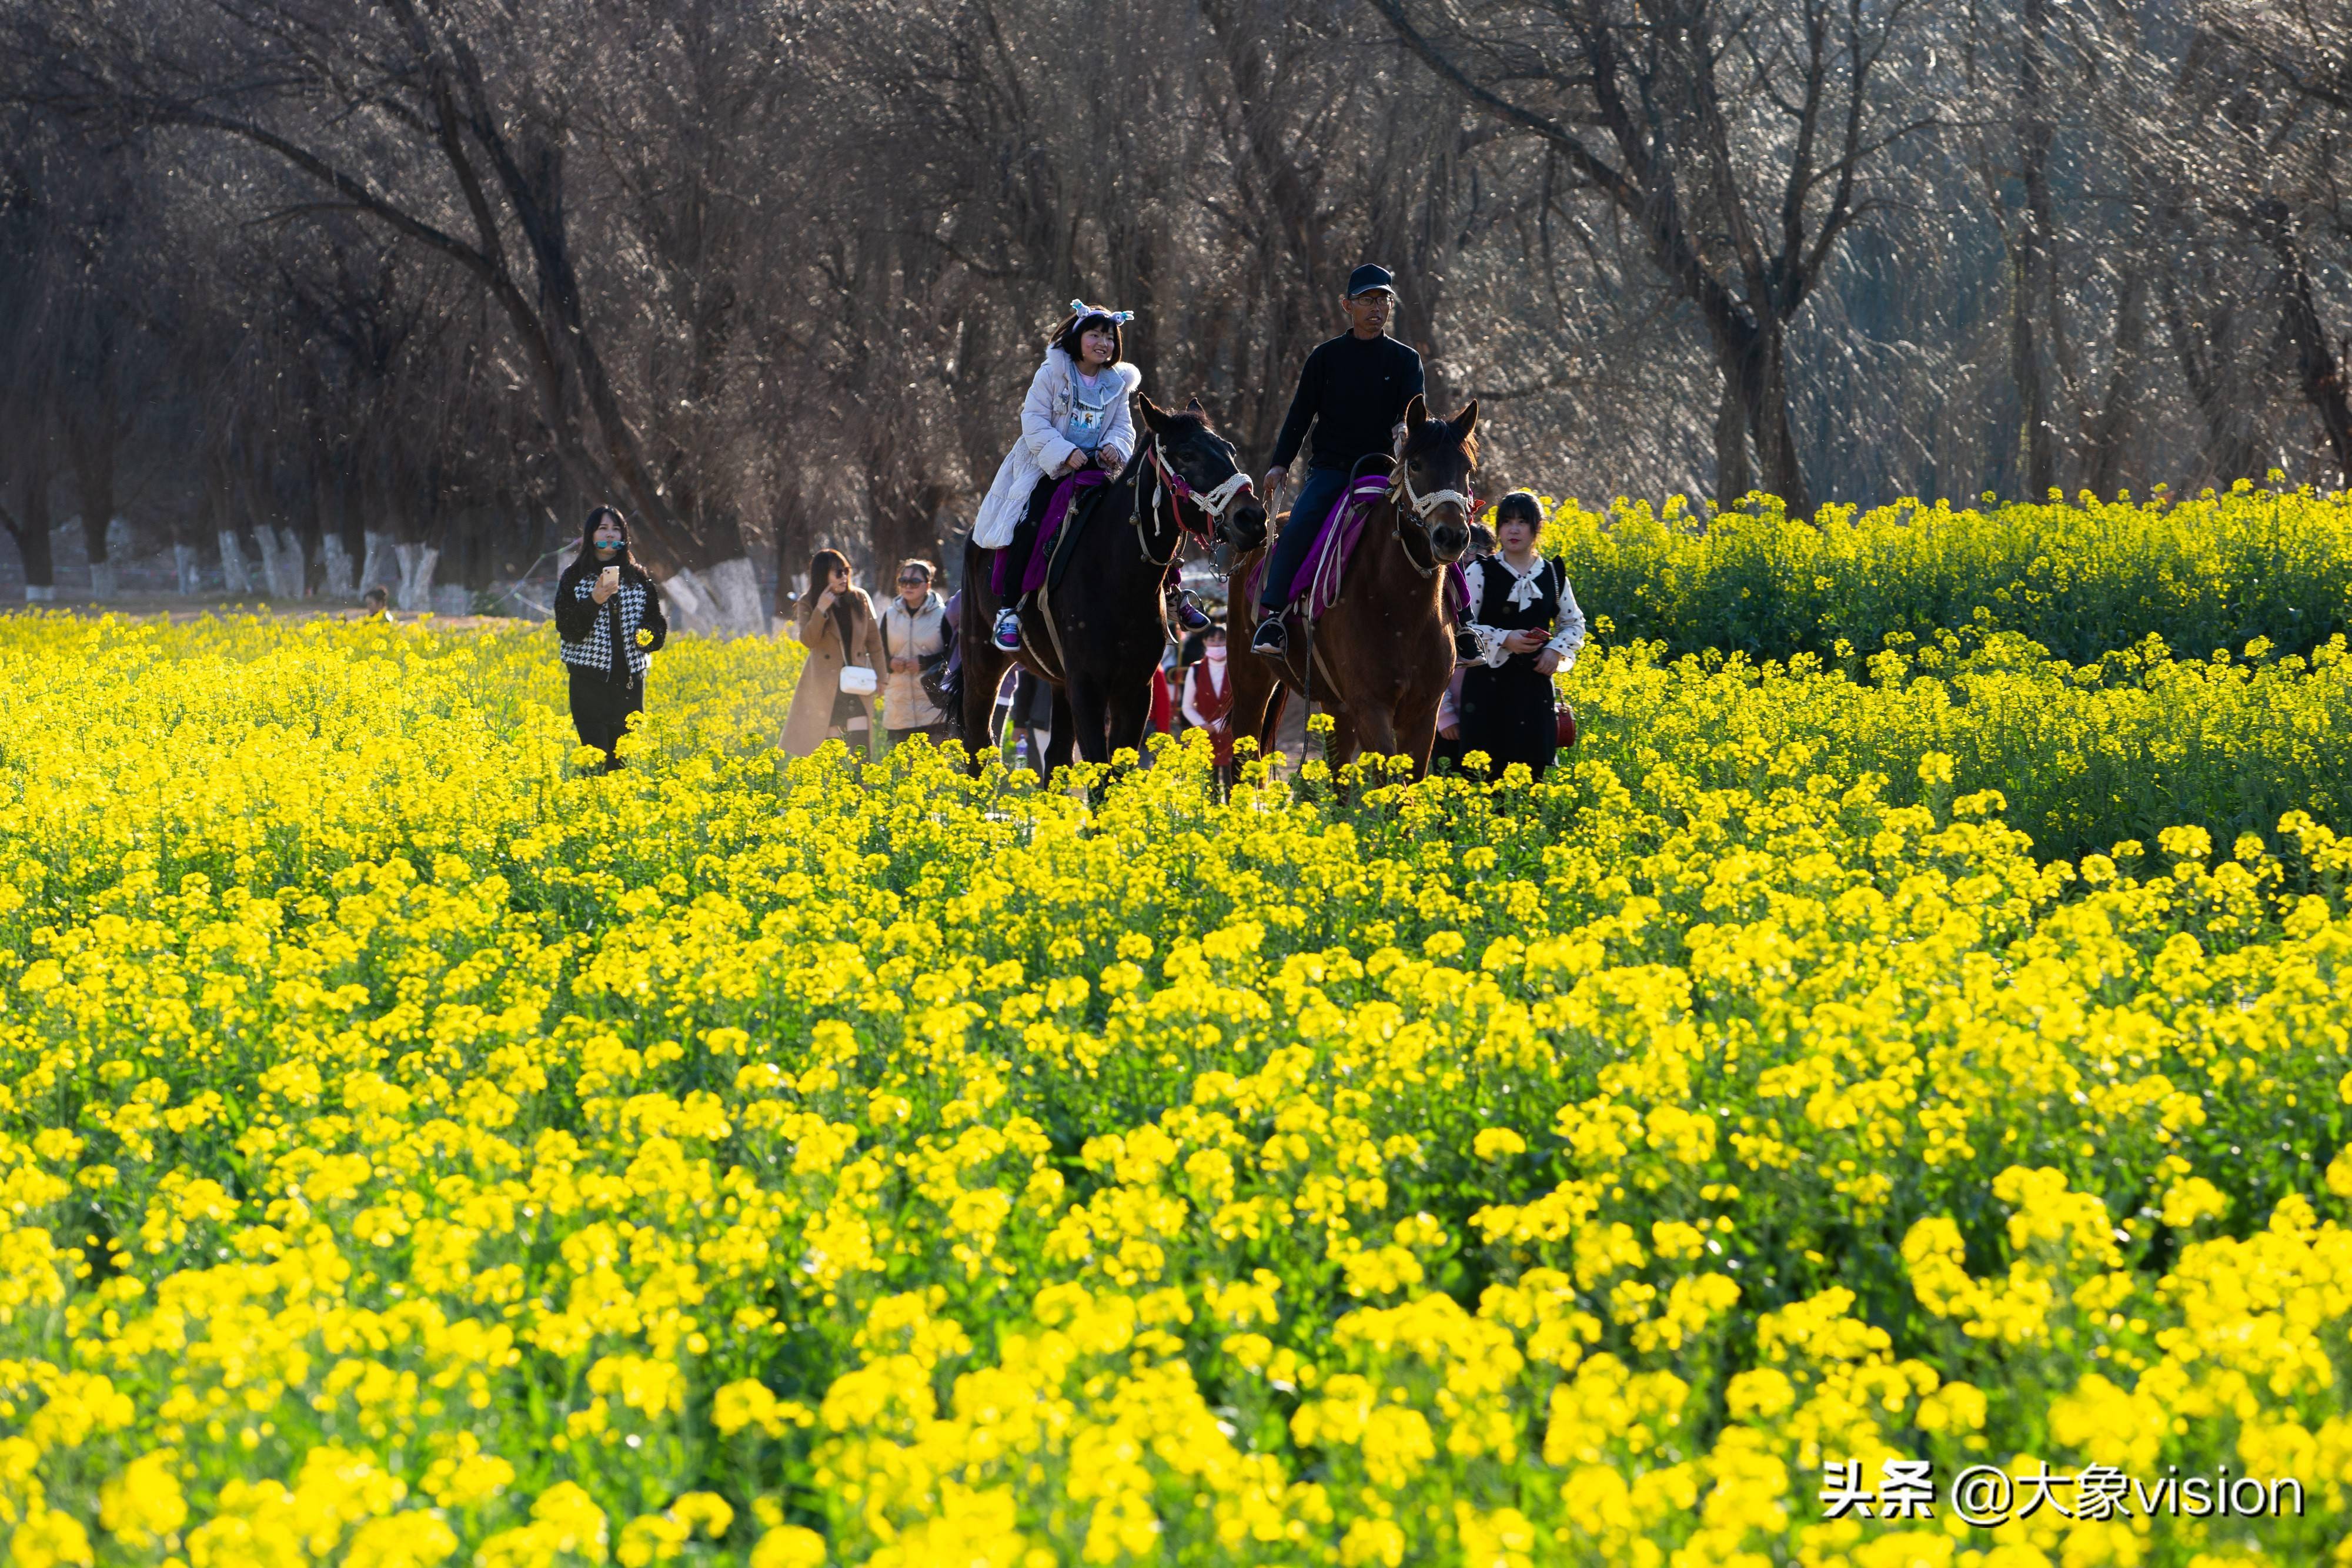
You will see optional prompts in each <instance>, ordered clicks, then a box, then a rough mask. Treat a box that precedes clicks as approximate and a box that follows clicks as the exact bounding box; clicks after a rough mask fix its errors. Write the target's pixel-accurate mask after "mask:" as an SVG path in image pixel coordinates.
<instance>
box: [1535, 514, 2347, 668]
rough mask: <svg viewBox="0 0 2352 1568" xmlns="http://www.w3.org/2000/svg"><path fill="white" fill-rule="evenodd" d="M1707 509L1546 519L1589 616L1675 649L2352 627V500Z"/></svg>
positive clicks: (2284, 645) (2319, 633)
mask: <svg viewBox="0 0 2352 1568" xmlns="http://www.w3.org/2000/svg"><path fill="white" fill-rule="evenodd" d="M1749 502H1750V505H1749V506H1748V507H1747V508H1746V509H1744V510H1741V511H1738V512H1727V513H1722V514H1719V515H1717V516H1715V517H1712V518H1711V519H1710V518H1707V517H1701V516H1697V515H1694V514H1693V513H1691V512H1690V511H1689V510H1688V509H1687V508H1686V507H1685V505H1684V503H1683V500H1682V497H1673V498H1671V499H1670V500H1668V501H1667V503H1666V506H1665V508H1664V512H1663V513H1659V512H1654V511H1653V510H1652V509H1651V507H1650V506H1649V504H1648V503H1647V502H1638V501H1626V500H1624V499H1622V498H1621V499H1619V500H1618V501H1616V502H1615V503H1613V504H1612V506H1611V507H1610V508H1609V510H1608V512H1607V513H1606V514H1605V515H1603V514H1597V513H1593V512H1589V511H1586V510H1584V509H1583V508H1581V507H1578V506H1577V505H1576V504H1575V503H1573V502H1569V503H1563V504H1561V505H1560V506H1559V508H1558V509H1557V511H1556V512H1555V514H1554V516H1553V519H1552V521H1551V523H1550V525H1549V527H1548V528H1546V530H1545V534H1544V548H1545V549H1546V551H1547V552H1549V553H1556V554H1559V555H1560V556H1562V557H1563V559H1565V560H1566V562H1567V565H1568V569H1569V573H1570V578H1571V579H1572V580H1573V581H1574V582H1575V584H1576V592H1577V597H1578V598H1579V599H1580V601H1582V602H1583V603H1584V605H1585V607H1586V610H1587V612H1588V613H1600V614H1604V615H1606V616H1608V617H1609V618H1610V620H1611V621H1612V622H1613V623H1614V625H1615V627H1616V629H1617V632H1618V633H1619V634H1620V635H1622V636H1625V637H1628V638H1639V639H1643V640H1652V641H1657V642H1663V643H1665V645H1666V647H1667V649H1668V651H1669V652H1670V653H1697V652H1699V651H1701V650H1703V649H1707V648H1720V649H1723V650H1725V651H1726V652H1731V651H1738V652H1742V653H1748V654H1751V655H1753V656H1756V657H1759V658H1773V659H1785V658H1788V657H1789V656H1790V655H1791V654H1795V653H1820V654H1822V655H1823V656H1825V657H1826V656H1829V655H1831V654H1832V653H1833V651H1834V650H1835V648H1836V646H1837V644H1838V643H1839V642H1841V641H1843V642H1845V643H1850V644H1852V645H1853V647H1855V648H1858V649H1861V650H1863V651H1864V652H1865V653H1874V652H1876V651H1877V650H1878V649H1879V648H1880V647H1882V646H1883V645H1885V637H1886V636H1887V634H1888V633H1890V632H1910V633H1912V634H1913V635H1915V636H1925V635H1927V634H1929V633H1932V632H1936V631H1937V630H1939V629H1941V628H1945V627H1953V626H1968V625H1971V624H1978V623H1982V624H1985V625H1988V626H1989V627H1990V628H1993V629H1998V630H2001V631H2009V632H2020V633H2021V634H2022V635H2024V636H2027V637H2030V638H2032V640H2033V641H2035V642H2037V643H2041V644H2042V645H2043V646H2044V647H2046V648H2049V649H2050V650H2052V651H2053V653H2058V654H2060V655H2061V656H2062V657H2064V658H2068V659H2072V660H2074V661H2075V662H2077V663H2087V662H2091V661H2095V660H2096V659H2098V658H2099V656H2100V655H2101V654H2103V653H2106V652H2107V651H2108V650H2110V649H2115V648H2127V647H2132V646H2135V645H2136V644H2137V643H2140V642H2142V641H2143V640H2144V639H2146V638H2148V637H2159V638H2162V639H2163V640H2164V642H2165V643H2166V644H2167V645H2168V646H2169V647H2172V648H2174V649H2178V650H2179V651H2181V652H2184V653H2205V652H2207V651H2209V650H2210V649H2214V648H2239V647H2242V646H2243V645H2244V644H2245V643H2248V642H2250V641H2252V639H2254V638H2257V637H2261V638H2266V639H2268V640H2269V642H2270V643H2273V644H2274V645H2275V646H2276V647H2277V648H2279V649H2280V650H2281V651H2282V652H2285V653H2308V652H2309V651H2310V650H2311V649H2312V648H2314V647H2315V646H2317V645H2318V644H2320V643H2324V642H2326V640H2327V639H2328V638H2329V637H2331V636H2334V635H2336V633H2337V632H2345V631H2347V630H2352V499H2347V497H2345V496H2343V495H2340V494H2339V495H2331V496H2318V495H2315V494H2313V493H2312V492H2310V491H2309V490H2307V489H2305V490H2297V491H2292V492H2287V493H2284V494H2280V493H2275V492H2273V491H2269V490H2257V489H2253V488H2251V487H2248V486H2243V485H2241V486H2240V487H2239V488H2238V489H2236V490H2233V491H2231V492H2230V493H2229V494H2227V495H2223V496H2215V495H2213V494H2212V493H2211V492H2210V491H2209V492H2207V493H2206V494H2205V495H2204V496H2201V497H2199V498H2197V499H2195V500H2190V501H2180V502H2173V501H2170V500H2168V499H2166V498H2164V497H2158V498H2157V499H2155V500H2153V501H2147V502H2143V503H2134V502H2131V501H2127V500H2118V501H2114V502H2101V501H2097V500H2095V499H2093V498H2092V497H2089V496H2088V495H2087V493H2086V494H2085V495H2084V497H2083V500H2082V504H2081V505H2076V506H2069V505H2064V504H2062V503H2058V502H2055V501H2053V502H2052V503H2051V504H2049V505H2042V506H2031V505H2026V504H2023V503H2012V504H2010V505H2006V506H2000V507H1987V508H1986V509H1983V510H1979V509H1977V508H1975V507H1967V508H1963V509H1960V510H1954V509H1952V507H1950V505H1949V504H1948V503H1946V502H1941V501H1938V502H1937V503H1936V504H1935V505H1933V506H1928V505H1926V504H1923V503H1921V502H1918V501H1913V500H1904V501H1898V502H1896V503H1895V505H1893V506H1891V507H1876V508H1874V509H1872V510H1869V511H1860V510H1858V509H1856V508H1854V507H1822V510H1821V513H1820V515H1819V520H1818V522H1808V521H1806V520H1805V519H1803V518H1797V517H1789V516H1787V515H1786V514H1785V513H1784V512H1783V511H1782V510H1781V508H1780V503H1779V502H1778V501H1776V500H1774V499H1772V498H1771V497H1767V496H1756V497H1749Z"/></svg>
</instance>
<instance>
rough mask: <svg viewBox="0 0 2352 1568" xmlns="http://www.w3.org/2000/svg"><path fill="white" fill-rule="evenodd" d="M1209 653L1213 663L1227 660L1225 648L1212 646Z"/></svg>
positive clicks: (1210, 660)
mask: <svg viewBox="0 0 2352 1568" xmlns="http://www.w3.org/2000/svg"><path fill="white" fill-rule="evenodd" d="M1208 655H1209V663H1211V664H1223V663H1224V662H1225V651H1224V650H1223V648H1211V649H1209V650H1208Z"/></svg>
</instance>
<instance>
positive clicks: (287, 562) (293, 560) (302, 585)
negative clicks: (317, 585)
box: [278, 528, 310, 599]
mask: <svg viewBox="0 0 2352 1568" xmlns="http://www.w3.org/2000/svg"><path fill="white" fill-rule="evenodd" d="M278 570H279V571H280V573H281V574H282V575H281V577H280V579H279V583H278V597H279V598H280V599H308V598H310V561H309V559H307V558H306V557H304V555H303V554H302V536H301V535H300V534H298V533H296V532H295V531H294V530H293V529H292V528H280V529H278Z"/></svg>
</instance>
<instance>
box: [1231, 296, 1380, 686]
mask: <svg viewBox="0 0 2352 1568" xmlns="http://www.w3.org/2000/svg"><path fill="white" fill-rule="evenodd" d="M1342 304H1343V306H1344V308H1346V310H1347V312H1348V323H1349V329H1348V330H1347V331H1345V332H1342V333H1341V334H1340V335H1339V336H1338V337H1336V338H1334V339H1332V340H1330V341H1328V342H1327V343H1322V344H1319V345H1318V346H1317V347H1316V349H1315V350H1314V351H1313V352H1312V353H1310V354H1308V355H1307V364H1306V366H1305V368H1303V369H1302V370H1301V371H1299V372H1298V391H1297V392H1296V393H1295V394H1294V395H1293V396H1292V397H1291V400H1290V413H1289V415H1288V416H1287V417H1286V418H1285V419H1284V420H1283V422H1282V434H1281V435H1280V436H1279V437H1278V438H1276V441H1275V444H1274V462H1273V465H1271V466H1270V467H1268V468H1267V469H1266V471H1265V504H1266V505H1267V506H1268V507H1272V506H1273V505H1274V504H1275V502H1276V497H1278V496H1279V494H1280V492H1281V488H1282V485H1283V481H1284V480H1285V479H1286V478H1287V477H1288V476H1289V472H1290V465H1291V462H1292V460H1293V459H1295V458H1296V457H1297V455H1298V448H1299V444H1300V443H1302V442H1303V441H1305V440H1306V439H1307V426H1309V425H1310V424H1311V425H1313V426H1314V429H1315V446H1314V452H1313V455H1312V457H1311V458H1310V459H1309V465H1308V471H1307V483H1306V485H1305V486H1302V487H1301V488H1300V490H1299V492H1298V498H1297V500H1296V501H1294V502H1293V503H1292V504H1291V507H1290V520H1289V522H1288V523H1286V525H1284V527H1283V530H1282V537H1281V538H1280V539H1279V540H1277V541H1276V544H1275V547H1274V563H1273V567H1272V570H1268V571H1267V572H1266V574H1265V586H1264V587H1263V588H1262V589H1261V590H1260V591H1259V595H1258V610H1259V612H1260V613H1261V615H1262V616H1263V619H1262V620H1261V621H1260V622H1258V628H1257V634H1256V635H1255V637H1253V638H1252V639H1251V640H1250V651H1251V652H1252V653H1263V654H1265V655H1268V656H1269V657H1273V658H1277V659H1278V658H1281V657H1283V656H1284V655H1285V654H1286V653H1287V652H1288V650H1289V638H1288V636H1287V635H1286V633H1285V632H1284V631H1283V626H1282V617H1283V612H1284V611H1285V610H1286V609H1287V608H1288V605H1287V597H1288V592H1289V588H1290V584H1291V582H1292V580H1294V579H1296V578H1297V575H1298V570H1299V568H1300V567H1301V566H1303V565H1304V564H1305V563H1306V559H1307V551H1308V549H1311V548H1313V546H1314V543H1315V538H1316V534H1317V533H1318V530H1319V529H1320V528H1322V526H1323V519H1324V518H1325V517H1327V516H1328V515H1329V513H1330V510H1331V507H1332V506H1333V505H1334V504H1335V503H1337V502H1338V500H1339V497H1340V496H1341V494H1342V493H1344V492H1345V491H1346V489H1347V487H1348V480H1349V475H1350V474H1351V473H1353V472H1354V470H1355V468H1356V465H1357V464H1358V463H1360V461H1362V460H1363V459H1365V458H1368V457H1381V458H1386V457H1389V456H1391V455H1392V454H1393V453H1394V452H1395V451H1396V447H1397V443H1398V442H1399V441H1401V440H1402V438H1403V436H1404V415H1405V408H1406V405H1407V404H1409V403H1411V402H1412V400H1413V399H1414V398H1415V397H1417V396H1419V395H1420V393H1421V392H1422V382H1423V375H1422V368H1421V356H1420V355H1419V354H1417V353H1415V352H1413V350H1412V348H1411V347H1410V346H1408V345H1406V344H1404V343H1401V342H1399V341H1397V340H1395V339H1394V338H1391V337H1390V336H1389V335H1388V324H1389V318H1390V316H1391V314H1393V313H1394V310H1395V308H1396V278H1395V277H1394V275H1393V274H1391V272H1390V271H1389V269H1388V268H1387V267H1376V266H1373V265H1372V264H1370V263H1369V262H1368V263H1366V264H1365V265H1364V266H1362V267H1358V268H1356V270H1355V271H1353V272H1351V273H1349V275H1348V294H1347V298H1346V299H1345V300H1343V301H1342Z"/></svg>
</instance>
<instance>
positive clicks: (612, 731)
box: [567, 664, 646, 773]
mask: <svg viewBox="0 0 2352 1568" xmlns="http://www.w3.org/2000/svg"><path fill="white" fill-rule="evenodd" d="M567 667H568V668H570V670H571V671H572V728H574V729H576V730H578V731H579V732H580V744H581V745H583V746H593V747H595V748H596V749H597V750H599V751H601V752H603V753H604V771H605V772H607V773H610V772H612V771H613V769H614V768H618V767H619V766H620V765H621V759H620V758H618V757H616V756H614V753H613V747H614V745H615V744H616V743H617V742H618V741H619V740H620V738H621V737H622V736H623V735H624V734H625V733H627V731H628V727H629V716H630V715H631V714H633V713H643V712H645V710H646V688H645V685H644V683H643V682H640V683H638V684H637V685H631V686H616V685H614V684H613V683H612V682H610V681H608V680H606V679H605V678H604V676H603V675H601V674H597V673H596V672H595V671H593V670H583V669H582V668H580V666H578V665H577V664H573V665H570V666H567Z"/></svg>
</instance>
